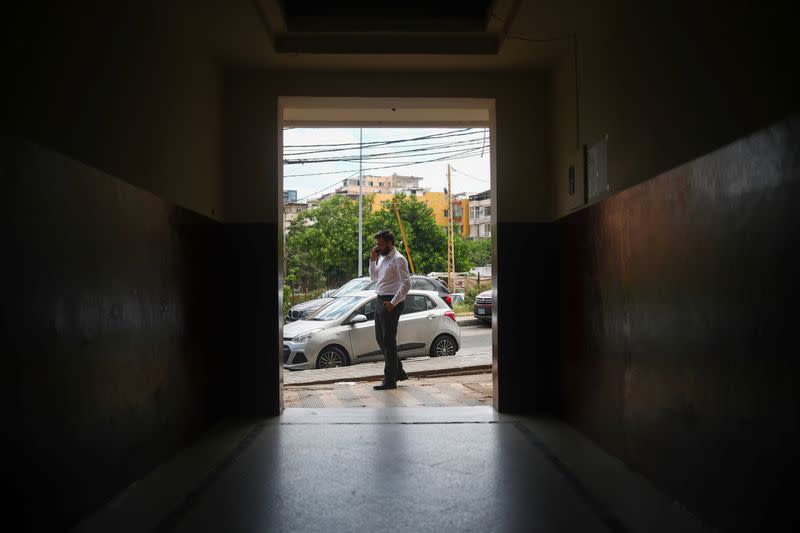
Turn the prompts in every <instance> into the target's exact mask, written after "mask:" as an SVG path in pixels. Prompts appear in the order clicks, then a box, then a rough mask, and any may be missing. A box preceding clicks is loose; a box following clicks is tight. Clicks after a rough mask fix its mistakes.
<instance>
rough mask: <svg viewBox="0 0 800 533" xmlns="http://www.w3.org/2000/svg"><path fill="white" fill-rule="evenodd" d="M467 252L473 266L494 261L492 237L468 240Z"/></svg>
mask: <svg viewBox="0 0 800 533" xmlns="http://www.w3.org/2000/svg"><path fill="white" fill-rule="evenodd" d="M466 244H467V246H466V253H467V257H468V258H469V261H470V262H471V263H472V266H485V265H490V264H491V263H492V239H474V240H471V241H466Z"/></svg>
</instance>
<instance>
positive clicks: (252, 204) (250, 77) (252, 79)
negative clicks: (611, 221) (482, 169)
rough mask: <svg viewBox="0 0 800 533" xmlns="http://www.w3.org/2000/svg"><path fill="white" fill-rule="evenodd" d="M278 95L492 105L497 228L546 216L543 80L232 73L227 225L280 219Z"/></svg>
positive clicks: (530, 77)
mask: <svg viewBox="0 0 800 533" xmlns="http://www.w3.org/2000/svg"><path fill="white" fill-rule="evenodd" d="M279 96H334V97H336V96H342V97H346V96H352V97H359V96H364V97H376V96H390V97H391V96H397V97H422V98H437V97H440V98H458V97H464V98H495V99H496V116H497V119H496V120H497V136H498V137H497V147H498V154H497V181H498V183H497V195H498V199H497V202H498V209H499V211H498V222H512V221H536V220H545V219H547V217H548V216H549V203H550V202H549V197H550V190H549V183H548V180H549V178H548V175H547V163H546V158H547V150H546V143H547V138H546V131H547V118H548V116H547V114H546V101H545V97H546V88H545V76H544V75H542V74H538V73H530V74H525V75H517V76H505V75H500V74H495V75H492V74H485V73H484V74H480V75H478V74H469V73H463V74H458V73H453V74H442V73H422V72H420V73H413V72H409V73H402V72H395V73H391V72H383V73H381V72H370V73H357V72H341V73H330V72H294V71H258V70H237V71H229V72H228V73H227V76H226V90H225V102H226V104H225V110H226V121H227V123H226V125H225V131H226V138H225V176H226V180H225V181H226V183H227V184H228V188H227V191H226V208H225V212H226V215H225V216H226V220H228V221H231V222H239V221H272V222H276V221H277V220H278V211H279V207H280V203H279V202H278V199H277V195H278V192H279V191H278V189H277V182H276V178H277V170H278V168H277V143H278V139H277V134H278V126H277V118H278V117H277V111H278V109H277V99H278V97H279ZM331 181H332V182H333V180H331Z"/></svg>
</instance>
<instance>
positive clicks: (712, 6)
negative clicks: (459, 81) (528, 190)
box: [530, 0, 800, 218]
mask: <svg viewBox="0 0 800 533" xmlns="http://www.w3.org/2000/svg"><path fill="white" fill-rule="evenodd" d="M562 9H563V10H564V12H565V13H567V14H568V16H563V17H561V18H560V20H557V19H556V18H555V17H553V18H550V17H548V14H547V13H546V12H545V11H543V12H542V13H540V17H539V23H538V26H537V27H536V28H530V29H531V30H532V31H541V32H543V33H544V34H547V35H552V34H558V33H559V32H560V31H562V30H563V31H564V32H567V31H572V30H570V29H569V28H571V27H572V28H574V27H577V28H578V32H577V51H578V54H577V63H578V68H577V74H578V75H577V87H578V108H577V117H576V100H575V87H576V79H575V58H574V57H573V56H572V54H571V53H566V54H565V56H564V57H563V58H562V60H561V62H560V63H559V64H558V65H557V66H556V67H555V69H554V71H553V76H552V78H551V91H552V100H553V106H552V113H553V130H552V131H551V139H552V142H551V146H552V158H551V160H552V164H553V167H552V169H551V172H552V174H551V175H552V176H553V182H554V187H553V191H554V193H555V196H554V203H553V208H554V210H553V217H554V218H557V217H560V216H563V215H565V214H567V213H568V212H570V210H571V209H572V208H575V207H576V206H580V205H582V201H581V198H580V196H581V195H582V192H583V191H582V187H581V186H580V184H579V186H578V190H577V191H576V195H575V196H572V197H570V196H569V195H568V194H567V169H568V167H569V158H570V157H571V156H572V155H573V154H574V151H575V150H576V144H578V145H579V146H583V145H593V144H594V143H596V142H598V141H599V140H601V139H602V138H603V137H604V136H605V135H606V134H607V135H608V177H609V185H610V189H611V190H610V192H611V193H612V194H613V193H615V192H619V191H621V190H623V189H625V188H627V187H630V186H632V185H635V184H637V183H639V182H641V181H644V180H647V179H649V178H651V177H652V176H655V175H658V174H659V173H661V172H664V171H666V170H669V169H671V168H674V167H677V166H679V165H681V164H683V163H685V162H687V161H690V160H692V159H694V158H695V157H698V156H701V155H704V154H707V153H709V152H711V151H712V150H714V149H716V148H719V147H720V146H723V145H725V144H727V143H729V142H732V141H733V140H735V139H738V138H740V137H742V136H743V135H746V134H748V133H750V132H753V131H756V130H758V129H760V128H763V127H765V126H766V125H767V124H769V123H771V122H773V121H775V120H779V119H781V118H784V117H786V116H787V115H788V114H789V113H790V112H792V111H796V110H797V109H798V102H797V96H796V95H797V94H798V93H799V92H800V86H799V85H798V83H797V81H796V79H797V77H796V76H795V73H794V70H795V67H794V64H795V63H796V50H797V44H796V40H795V37H794V32H793V30H792V28H791V27H790V26H789V25H790V24H791V21H793V20H796V13H795V14H792V13H791V12H790V11H789V10H790V9H794V8H788V7H778V6H776V5H768V4H759V5H755V4H753V3H751V2H742V1H738V0H735V1H731V2H725V3H724V4H723V3H721V2H713V1H712V2H702V3H700V4H698V3H697V2H685V1H678V2H660V3H652V2H629V1H624V2H608V3H604V4H599V3H598V4H592V5H591V7H590V6H588V5H584V3H583V2H579V1H574V2H565V3H564V4H563V7H562ZM565 21H566V24H569V25H570V26H565ZM576 119H577V125H576ZM576 130H577V131H576ZM576 137H577V142H576Z"/></svg>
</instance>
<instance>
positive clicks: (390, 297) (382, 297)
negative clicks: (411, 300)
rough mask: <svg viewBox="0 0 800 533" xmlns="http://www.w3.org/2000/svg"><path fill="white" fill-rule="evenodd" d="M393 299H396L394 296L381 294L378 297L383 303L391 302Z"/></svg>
mask: <svg viewBox="0 0 800 533" xmlns="http://www.w3.org/2000/svg"><path fill="white" fill-rule="evenodd" d="M392 298H394V294H379V295H378V300H381V301H384V302H385V301H386V300H391V299H392Z"/></svg>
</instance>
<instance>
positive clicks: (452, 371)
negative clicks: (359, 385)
mask: <svg viewBox="0 0 800 533" xmlns="http://www.w3.org/2000/svg"><path fill="white" fill-rule="evenodd" d="M491 369H492V365H473V366H458V367H453V368H436V369H431V370H415V371H411V372H408V371H406V374H408V377H410V378H424V377H429V376H458V375H461V374H478V373H481V372H486V371H490V370H491ZM380 379H383V372H381V373H380V374H370V375H368V376H357V377H349V378H338V379H319V380H317V381H307V382H305V383H284V384H283V386H284V387H305V386H306V385H329V384H331V383H339V382H341V381H375V380H380Z"/></svg>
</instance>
